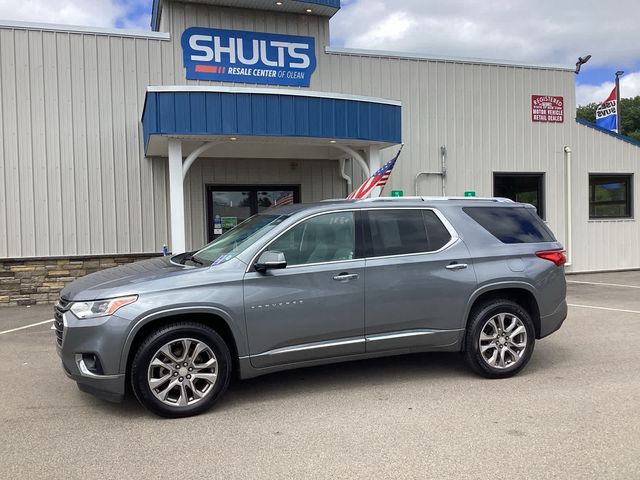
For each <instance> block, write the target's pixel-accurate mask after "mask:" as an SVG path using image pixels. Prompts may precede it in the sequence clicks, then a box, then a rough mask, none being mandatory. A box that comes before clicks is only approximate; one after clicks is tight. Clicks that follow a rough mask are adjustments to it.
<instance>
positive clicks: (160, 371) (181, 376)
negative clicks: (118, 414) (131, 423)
mask: <svg viewBox="0 0 640 480" xmlns="http://www.w3.org/2000/svg"><path fill="white" fill-rule="evenodd" d="M185 350H186V352H185ZM152 362H153V364H152ZM231 365H232V364H231V354H230V353H229V348H228V347H227V344H226V343H225V341H224V340H223V339H222V337H220V335H218V334H217V333H216V331H215V330H213V329H211V328H209V327H207V326H205V325H202V324H199V323H195V322H178V323H173V324H170V325H166V326H164V327H162V328H159V329H157V330H155V331H153V332H151V334H149V336H148V337H147V338H146V339H145V340H144V341H143V342H142V344H141V345H140V347H139V348H138V350H137V351H136V354H135V356H134V358H133V362H132V364H131V386H132V389H133V392H134V394H135V396H136V398H137V399H138V401H139V402H140V403H141V404H142V405H143V406H144V407H146V408H147V409H148V410H150V411H151V412H153V413H155V414H156V415H160V416H162V417H167V418H180V417H190V416H193V415H199V414H200V413H203V412H205V411H207V410H208V409H209V408H211V406H213V404H214V403H216V402H217V401H218V399H219V398H220V397H221V396H222V395H223V394H224V392H225V391H226V390H227V387H228V385H229V380H230V378H231ZM152 384H153V387H152Z"/></svg>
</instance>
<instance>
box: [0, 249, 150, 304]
mask: <svg viewBox="0 0 640 480" xmlns="http://www.w3.org/2000/svg"><path fill="white" fill-rule="evenodd" d="M157 256H158V254H155V253H154V254H133V255H101V256H97V257H95V256H94V257H84V256H83V257H41V258H4V259H3V258H0V307H8V306H15V305H39V304H52V303H54V302H55V301H56V300H57V299H58V296H59V295H60V290H62V289H63V288H64V286H65V285H66V284H67V283H69V282H73V281H74V280H75V279H76V278H80V277H83V276H85V275H88V274H90V273H94V272H97V271H99V270H104V269H106V268H112V267H117V266H118V265H124V264H125V263H131V262H135V261H138V260H145V259H147V258H151V257H157Z"/></svg>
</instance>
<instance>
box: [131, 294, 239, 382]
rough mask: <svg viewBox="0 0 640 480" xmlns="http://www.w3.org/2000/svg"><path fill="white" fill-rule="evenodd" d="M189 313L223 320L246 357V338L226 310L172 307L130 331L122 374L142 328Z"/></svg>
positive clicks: (145, 318) (190, 306) (150, 315)
mask: <svg viewBox="0 0 640 480" xmlns="http://www.w3.org/2000/svg"><path fill="white" fill-rule="evenodd" d="M187 313H209V314H214V315H216V316H218V317H220V318H222V319H223V320H224V322H225V323H226V324H227V326H228V327H229V330H231V334H232V335H233V338H234V340H235V342H236V347H237V349H238V355H239V356H243V355H245V353H244V352H247V345H246V336H245V335H243V333H242V332H240V331H239V329H238V326H237V325H236V323H235V322H234V321H233V320H232V318H231V316H230V315H229V314H228V313H227V312H225V311H224V310H222V309H220V308H217V307H211V306H207V305H189V306H182V307H171V308H167V309H164V310H159V311H156V312H153V313H150V314H148V315H144V316H143V317H141V318H139V319H138V320H136V323H135V324H134V325H133V327H132V328H131V329H130V330H129V333H128V334H127V339H126V340H125V342H124V345H123V347H122V353H121V354H120V371H121V372H125V371H126V369H127V359H128V357H129V352H130V350H131V344H132V343H133V339H134V338H135V337H136V335H137V334H138V332H139V331H140V330H141V329H142V327H144V326H145V325H148V324H149V323H152V322H154V321H157V320H160V319H162V318H167V317H171V316H173V315H184V314H187Z"/></svg>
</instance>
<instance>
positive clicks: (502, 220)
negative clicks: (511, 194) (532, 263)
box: [462, 207, 556, 243]
mask: <svg viewBox="0 0 640 480" xmlns="http://www.w3.org/2000/svg"><path fill="white" fill-rule="evenodd" d="M462 210H463V211H464V213H466V214H467V215H469V216H470V217H471V218H473V219H474V220H475V221H476V222H478V223H479V224H480V225H481V226H482V227H483V228H484V229H485V230H487V231H488V232H489V233H490V234H491V235H493V236H494V237H496V238H497V239H498V240H500V241H501V242H502V243H539V242H555V241H556V239H555V238H554V236H553V234H552V233H551V230H549V229H548V228H547V226H546V225H545V224H544V222H543V221H542V220H541V219H540V217H539V216H538V215H537V214H536V213H535V211H534V210H533V209H531V208H525V207H466V208H463V209H462Z"/></svg>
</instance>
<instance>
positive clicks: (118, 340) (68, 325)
mask: <svg viewBox="0 0 640 480" xmlns="http://www.w3.org/2000/svg"><path fill="white" fill-rule="evenodd" d="M55 316H56V322H55V326H56V340H55V342H56V350H57V352H58V355H59V356H60V359H61V360H62V368H63V370H64V372H65V374H66V375H67V376H68V377H69V378H71V379H72V380H74V381H75V382H76V383H77V384H78V388H79V389H80V390H82V391H83V392H87V393H91V394H93V395H95V396H97V397H99V398H102V399H105V400H108V401H112V402H120V401H122V400H123V398H124V395H125V383H126V374H125V372H121V371H120V357H121V352H122V342H123V341H124V339H125V338H126V333H127V326H128V323H129V322H126V321H125V320H124V319H121V318H119V317H117V316H115V315H113V316H111V317H101V318H96V319H91V320H79V319H77V318H76V317H75V315H73V314H72V313H71V312H69V311H64V310H62V309H60V308H59V307H56V311H55ZM87 355H93V356H95V357H97V358H98V359H99V366H100V367H99V368H98V369H95V368H94V369H93V370H91V369H89V367H88V366H87V363H86V362H85V358H86V356H87Z"/></svg>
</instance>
